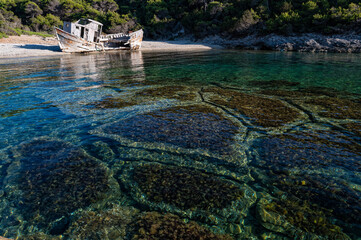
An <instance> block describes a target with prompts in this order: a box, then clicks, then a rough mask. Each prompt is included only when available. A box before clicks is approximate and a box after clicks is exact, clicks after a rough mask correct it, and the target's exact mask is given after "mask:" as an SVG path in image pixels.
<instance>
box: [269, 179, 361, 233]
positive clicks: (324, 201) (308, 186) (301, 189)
mask: <svg viewBox="0 0 361 240" xmlns="http://www.w3.org/2000/svg"><path fill="white" fill-rule="evenodd" d="M268 181H269V182H270V183H271V184H272V185H273V186H275V187H277V188H278V189H280V190H282V191H284V192H286V193H288V194H290V195H292V196H296V197H297V198H299V199H302V200H304V201H307V202H311V203H313V204H316V205H318V206H322V207H323V208H326V209H328V210H330V213H329V215H330V216H331V217H333V218H336V219H338V225H340V226H342V227H343V228H344V229H347V233H348V234H349V235H350V236H351V234H352V235H353V236H360V233H361V202H360V199H361V192H360V191H359V190H357V189H354V188H353V187H352V186H350V183H349V182H346V181H345V180H343V179H337V178H334V177H333V176H332V175H331V176H325V175H323V176H320V175H318V174H310V175H305V174H300V175H284V174H280V175H277V176H276V177H275V178H273V179H272V180H268Z"/></svg>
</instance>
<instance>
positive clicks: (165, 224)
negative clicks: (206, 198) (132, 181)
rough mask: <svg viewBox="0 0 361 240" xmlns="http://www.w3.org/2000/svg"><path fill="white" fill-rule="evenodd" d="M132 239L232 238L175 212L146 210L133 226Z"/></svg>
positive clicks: (212, 239)
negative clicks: (174, 213) (185, 219)
mask: <svg viewBox="0 0 361 240" xmlns="http://www.w3.org/2000/svg"><path fill="white" fill-rule="evenodd" d="M132 228H133V229H132V232H133V234H132V237H131V239H132V240H140V239H183V240H194V239H203V240H231V239H233V238H232V237H230V236H229V235H221V234H215V233H212V232H211V231H210V230H208V229H207V228H205V227H202V226H200V225H199V224H197V223H196V222H193V221H190V222H185V221H184V220H183V219H181V218H180V217H178V216H176V215H173V214H169V213H167V214H164V215H162V214H160V213H158V212H146V213H144V214H143V215H142V216H141V217H139V218H138V219H137V220H136V222H135V223H134V224H133V226H132Z"/></svg>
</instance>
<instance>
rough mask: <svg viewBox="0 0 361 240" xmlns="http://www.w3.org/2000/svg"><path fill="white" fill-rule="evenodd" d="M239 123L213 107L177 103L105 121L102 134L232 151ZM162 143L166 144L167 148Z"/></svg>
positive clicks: (168, 145)
mask: <svg viewBox="0 0 361 240" xmlns="http://www.w3.org/2000/svg"><path fill="white" fill-rule="evenodd" d="M238 129H239V126H238V125H237V124H236V123H234V122H233V121H231V120H229V119H228V118H226V117H224V116H223V115H222V114H221V113H219V112H218V111H216V110H215V109H214V108H212V107H208V106H205V105H191V106H177V107H172V108H167V109H162V110H156V111H153V112H149V113H145V114H140V115H136V116H134V117H130V118H128V119H125V120H123V121H119V122H115V123H112V124H108V125H105V126H103V127H101V128H100V129H98V130H97V132H100V133H101V136H105V137H110V138H115V139H119V138H122V139H124V138H125V139H129V140H130V141H131V143H135V142H143V143H149V144H151V145H152V146H151V147H154V148H155V147H160V148H162V147H161V146H162V145H161V144H164V145H165V146H164V147H172V146H176V147H181V148H184V149H199V150H206V151H211V152H214V153H216V154H221V155H223V154H228V155H230V154H233V151H234V149H233V147H232V145H233V144H234V138H235V136H236V134H237V133H238ZM164 147H163V148H164Z"/></svg>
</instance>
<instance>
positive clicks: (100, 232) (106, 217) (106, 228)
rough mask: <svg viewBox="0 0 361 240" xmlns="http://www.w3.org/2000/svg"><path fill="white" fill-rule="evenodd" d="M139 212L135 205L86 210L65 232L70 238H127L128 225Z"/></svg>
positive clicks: (80, 239)
mask: <svg viewBox="0 0 361 240" xmlns="http://www.w3.org/2000/svg"><path fill="white" fill-rule="evenodd" d="M138 214H139V210H138V209H136V208H133V207H123V206H114V207H113V208H111V209H107V210H101V211H84V212H82V213H81V214H80V215H79V216H78V219H77V220H76V221H74V222H73V223H72V224H71V225H70V227H69V229H68V230H67V231H66V233H65V234H64V235H65V236H66V237H67V238H68V239H79V240H86V239H108V240H116V239H125V237H126V235H127V226H128V224H130V223H131V222H132V221H133V220H134V218H135V217H136V216H137V215H138Z"/></svg>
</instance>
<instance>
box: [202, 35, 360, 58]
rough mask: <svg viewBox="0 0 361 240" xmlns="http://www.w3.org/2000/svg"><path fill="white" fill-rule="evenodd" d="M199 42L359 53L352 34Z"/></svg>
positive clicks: (245, 47)
mask: <svg viewBox="0 0 361 240" xmlns="http://www.w3.org/2000/svg"><path fill="white" fill-rule="evenodd" d="M201 42H206V43H211V44H216V45H221V46H223V47H225V48H230V49H246V50H273V51H296V52H334V53H361V35H353V34H349V35H332V36H325V35H321V34H313V33H309V34H303V35H294V36H281V35H276V34H270V35H266V36H258V35H250V36H247V37H244V38H239V39H224V38H221V37H219V36H214V37H208V38H206V39H203V40H202V41H201Z"/></svg>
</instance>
